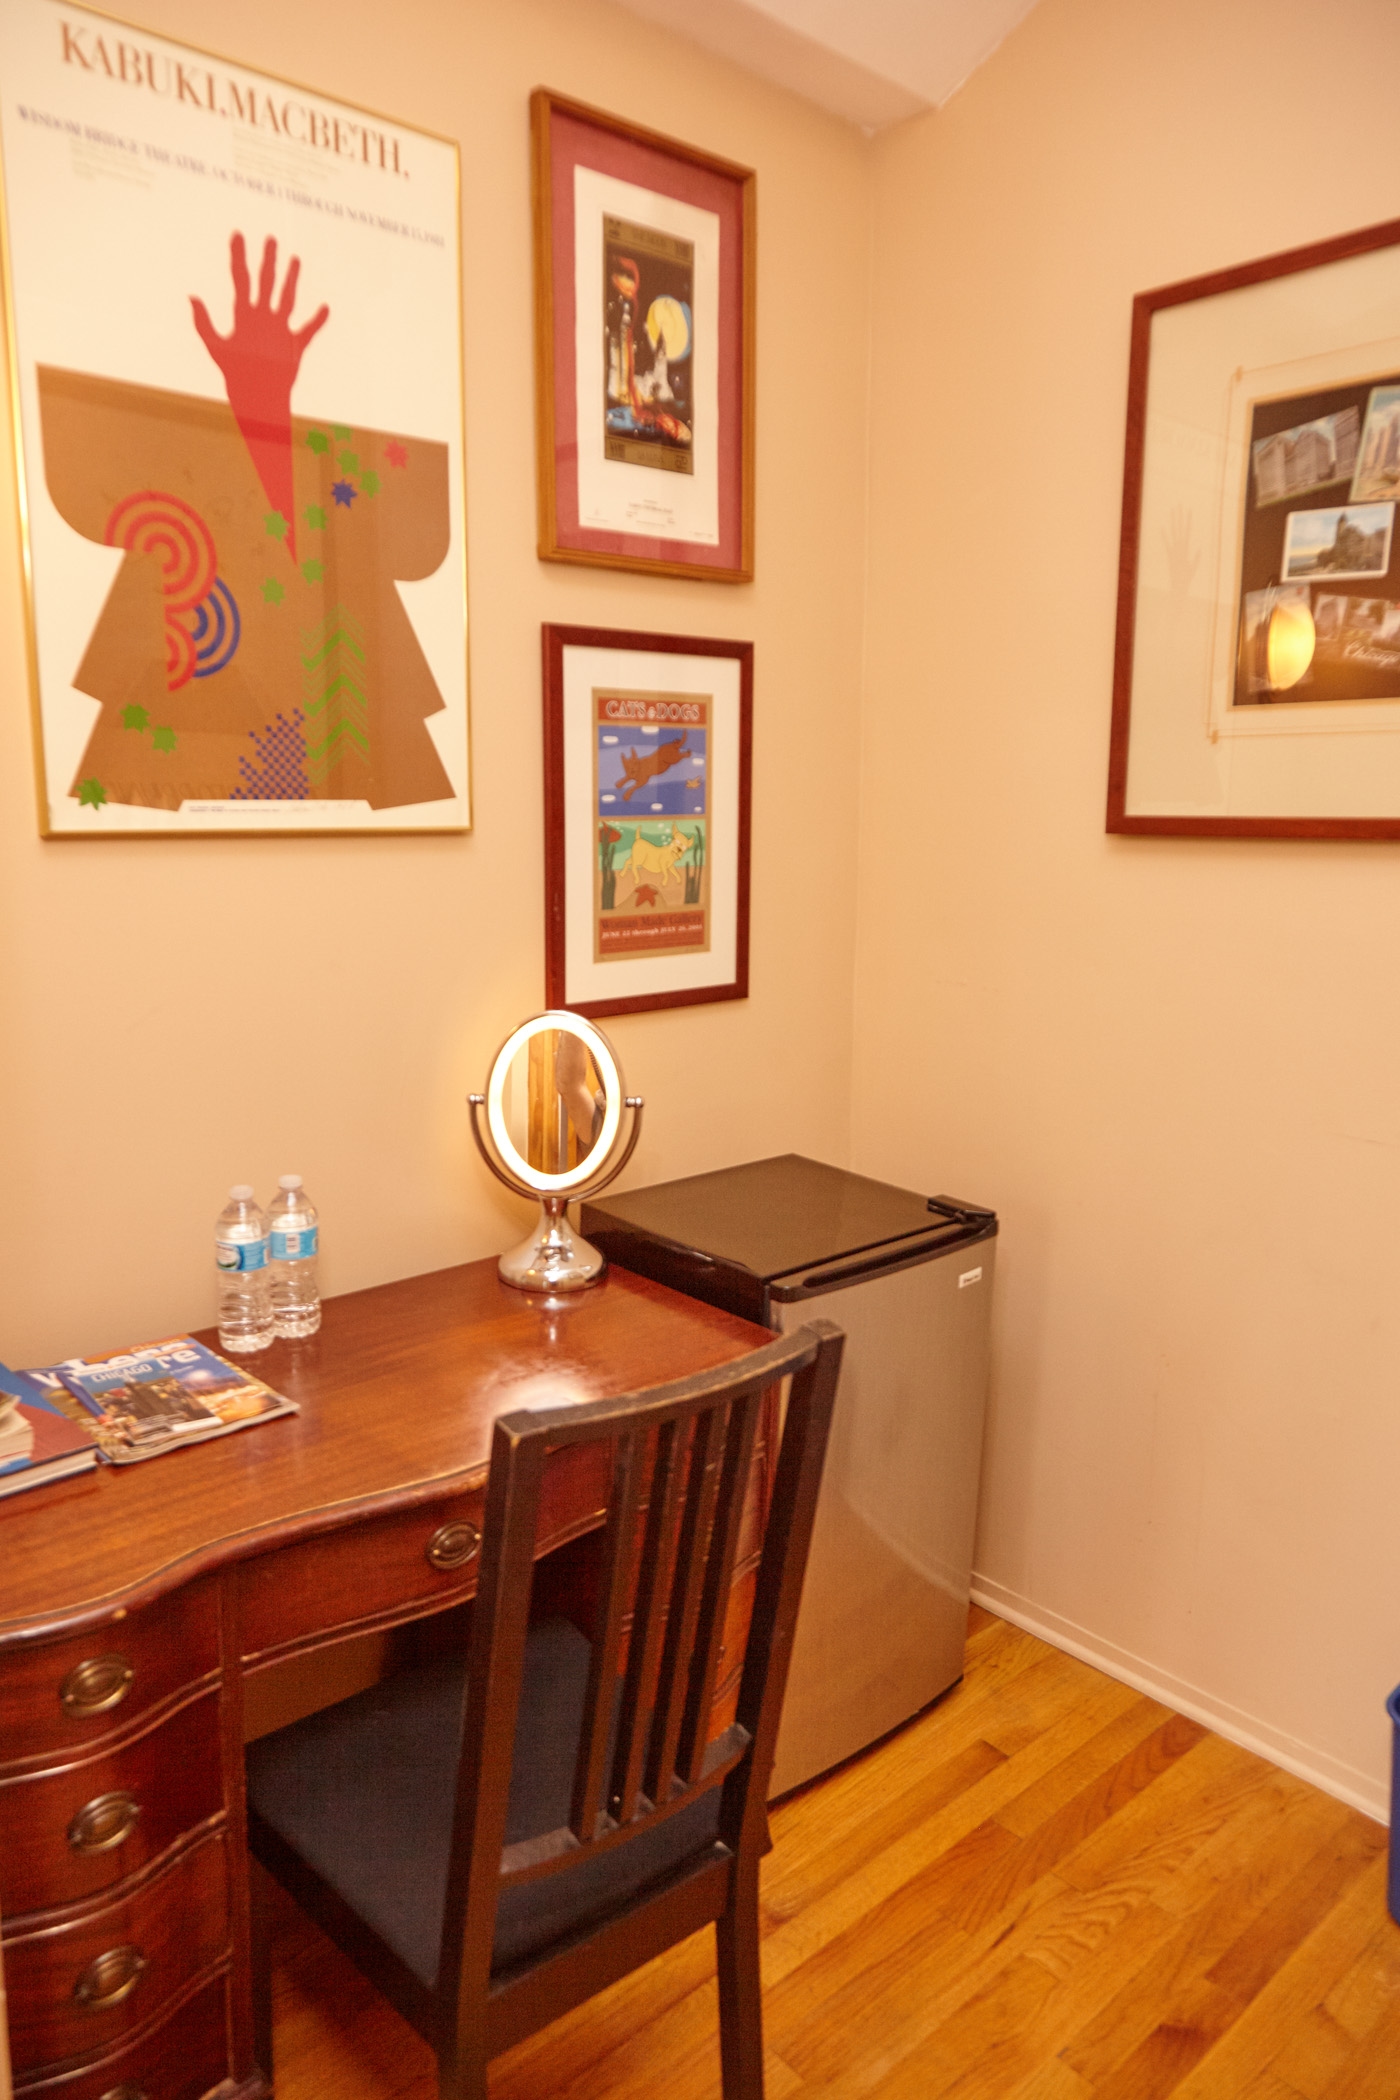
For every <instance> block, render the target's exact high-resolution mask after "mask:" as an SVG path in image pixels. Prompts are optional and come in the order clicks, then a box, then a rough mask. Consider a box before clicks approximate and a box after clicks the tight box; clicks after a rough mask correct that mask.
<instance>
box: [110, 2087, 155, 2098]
mask: <svg viewBox="0 0 1400 2100" xmlns="http://www.w3.org/2000/svg"><path fill="white" fill-rule="evenodd" d="M102 2100H146V2094H145V2090H144V2088H143V2087H141V2086H139V2085H113V2086H109V2087H108V2088H107V2091H106V2092H105V2093H104V2094H103V2095H102Z"/></svg>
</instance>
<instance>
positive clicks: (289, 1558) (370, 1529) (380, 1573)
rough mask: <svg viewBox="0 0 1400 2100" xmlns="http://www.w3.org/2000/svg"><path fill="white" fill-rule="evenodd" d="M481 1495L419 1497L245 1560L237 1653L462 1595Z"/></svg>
mask: <svg viewBox="0 0 1400 2100" xmlns="http://www.w3.org/2000/svg"><path fill="white" fill-rule="evenodd" d="M485 1500H486V1497H485V1492H484V1490H481V1489H478V1490H476V1492H474V1493H472V1494H468V1495H453V1496H451V1497H444V1499H443V1500H442V1501H440V1502H424V1503H420V1504H419V1506H418V1507H417V1508H416V1509H406V1510H401V1511H399V1513H398V1514H397V1515H395V1516H392V1517H375V1518H372V1519H370V1521H369V1522H368V1523H364V1524H351V1525H347V1526H346V1527H345V1528H344V1529H343V1530H340V1531H330V1532H326V1533H324V1534H323V1535H322V1536H321V1537H320V1538H315V1539H307V1540H305V1541H304V1542H303V1543H302V1544H301V1545H297V1546H283V1547H280V1548H279V1549H278V1550H277V1551H276V1552H273V1553H264V1554H260V1555H259V1556H258V1558H257V1559H256V1560H250V1561H246V1562H245V1563H244V1565H243V1566H242V1568H241V1569H240V1570H239V1580H238V1592H239V1628H240V1632H239V1651H240V1653H241V1655H242V1657H243V1659H244V1661H245V1662H257V1661H259V1660H268V1661H270V1660H271V1659H272V1658H273V1657H274V1656H277V1655H280V1654H285V1653H287V1652H289V1651H290V1650H292V1649H294V1648H297V1647H299V1646H302V1645H312V1644H313V1643H315V1642H316V1641H317V1640H324V1639H327V1638H331V1637H334V1636H337V1635H339V1634H343V1633H346V1632H349V1631H350V1630H352V1629H354V1628H359V1627H363V1628H366V1629H368V1628H371V1627H374V1626H388V1625H392V1624H393V1623H394V1621H395V1620H397V1619H408V1618H414V1617H417V1616H419V1615H420V1614H421V1613H422V1612H423V1611H425V1610H429V1611H430V1610H431V1609H432V1608H433V1606H434V1604H436V1603H437V1602H438V1601H439V1600H440V1601H441V1602H442V1603H443V1604H450V1603H452V1602H453V1601H455V1600H456V1599H457V1598H460V1597H462V1596H464V1595H465V1594H466V1593H467V1591H468V1590H469V1589H470V1588H471V1587H472V1586H474V1584H475V1581H476V1566H477V1561H478V1559H479V1558H480V1552H479V1548H480V1541H481V1517H482V1509H483V1506H484V1504H485Z"/></svg>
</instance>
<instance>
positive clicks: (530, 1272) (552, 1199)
mask: <svg viewBox="0 0 1400 2100" xmlns="http://www.w3.org/2000/svg"><path fill="white" fill-rule="evenodd" d="M607 1266H608V1264H607V1261H606V1259H605V1257H604V1256H603V1255H601V1254H600V1253H599V1252H598V1249H597V1248H596V1247H594V1246H590V1244H589V1242H588V1241H587V1240H585V1239H580V1237H579V1235H578V1234H577V1233H576V1232H575V1231H574V1229H573V1227H572V1225H570V1223H569V1220H568V1217H567V1216H566V1214H565V1210H564V1199H563V1197H562V1196H542V1197H541V1198H540V1216H539V1221H538V1223H537V1224H536V1225H535V1228H534V1230H533V1231H532V1232H528V1233H526V1235H525V1237H524V1239H523V1240H522V1241H521V1242H520V1244H519V1246H518V1247H511V1248H510V1249H509V1250H508V1251H507V1252H506V1253H505V1254H503V1255H502V1256H501V1259H500V1262H499V1264H498V1267H499V1270H500V1277H501V1281H502V1283H508V1284H509V1285H510V1286H511V1288H512V1289H513V1290H517V1291H541V1292H545V1293H547V1294H548V1295H550V1296H551V1297H552V1296H554V1295H555V1294H557V1293H562V1292H564V1291H586V1290H587V1289H588V1287H589V1285H590V1284H592V1283H600V1282H601V1281H602V1278H603V1274H604V1271H605V1270H606V1268H607Z"/></svg>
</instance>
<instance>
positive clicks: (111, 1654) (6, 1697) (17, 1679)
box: [0, 1582, 219, 1771]
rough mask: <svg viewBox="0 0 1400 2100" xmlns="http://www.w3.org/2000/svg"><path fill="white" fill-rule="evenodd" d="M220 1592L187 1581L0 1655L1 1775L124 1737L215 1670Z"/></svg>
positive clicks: (207, 1585)
mask: <svg viewBox="0 0 1400 2100" xmlns="http://www.w3.org/2000/svg"><path fill="white" fill-rule="evenodd" d="M218 1603H219V1600H218V1591H217V1589H216V1587H215V1585H214V1584H213V1583H211V1582H196V1583H192V1584H191V1585H190V1586H189V1588H187V1589H182V1590H176V1591H175V1593H174V1594H173V1595H172V1596H170V1597H163V1598H162V1599H161V1601H160V1602H159V1603H158V1604H150V1605H147V1606H146V1608H145V1609H144V1610H143V1611H135V1612H131V1613H129V1614H127V1615H126V1616H125V1617H123V1618H119V1619H112V1620H110V1621H109V1622H108V1624H107V1625H105V1626H99V1627H98V1628H97V1629H96V1630H95V1631H94V1632H91V1633H80V1634H74V1635H71V1636H70V1637H69V1638H68V1639H67V1640H61V1641H48V1642H45V1643H43V1644H42V1645H41V1646H38V1647H35V1648H27V1649H23V1650H18V1651H16V1650H13V1649H12V1650H10V1651H8V1652H7V1653H6V1654H4V1655H3V1656H0V1746H3V1754H0V1771H5V1770H9V1769H13V1768H14V1767H15V1766H17V1765H25V1764H32V1763H33V1762H35V1761H36V1760H37V1759H39V1758H44V1757H51V1756H52V1754H53V1752H55V1751H57V1752H58V1753H59V1754H60V1755H63V1754H64V1753H66V1752H71V1751H74V1750H80V1749H83V1748H84V1747H86V1746H87V1745H88V1744H91V1743H95V1742H99V1741H101V1739H102V1738H103V1737H104V1736H109V1735H117V1734H124V1733H126V1732H127V1731H128V1730H129V1728H130V1726H131V1723H132V1722H133V1721H134V1720H135V1719H136V1718H137V1716H138V1715H139V1714H141V1713H143V1712H144V1711H145V1709H146V1708H147V1707H151V1706H154V1705H156V1703H157V1702H158V1701H159V1700H162V1699H165V1698H167V1697H168V1696H169V1694H170V1693H172V1692H177V1691H179V1690H181V1688H182V1687H183V1686H185V1685H187V1684H195V1683H197V1682H198V1680H199V1679H200V1678H201V1677H207V1676H208V1675H209V1673H210V1672H211V1671H212V1670H216V1669H217V1668H218V1666H219V1611H218Z"/></svg>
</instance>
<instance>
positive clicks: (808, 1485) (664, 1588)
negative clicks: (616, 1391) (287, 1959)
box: [438, 1321, 844, 2017]
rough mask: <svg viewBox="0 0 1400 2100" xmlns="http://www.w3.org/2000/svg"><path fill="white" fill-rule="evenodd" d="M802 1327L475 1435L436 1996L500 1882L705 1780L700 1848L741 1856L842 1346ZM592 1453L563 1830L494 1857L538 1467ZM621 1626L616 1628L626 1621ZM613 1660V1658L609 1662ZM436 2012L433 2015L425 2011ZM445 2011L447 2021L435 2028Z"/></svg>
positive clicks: (570, 1853) (594, 1840) (461, 1995)
mask: <svg viewBox="0 0 1400 2100" xmlns="http://www.w3.org/2000/svg"><path fill="white" fill-rule="evenodd" d="M843 1339H844V1338H843V1336H842V1333H841V1330H840V1329H839V1328H838V1327H835V1326H833V1325H832V1324H831V1323H830V1322H829V1321H815V1322H813V1323H812V1324H811V1325H810V1326H808V1327H804V1328H802V1329H800V1330H799V1331H798V1332H797V1333H795V1334H792V1335H790V1336H785V1337H783V1338H782V1339H779V1340H775V1341H774V1342H772V1343H771V1344H769V1345H768V1346H767V1347H765V1348H761V1349H758V1350H756V1351H754V1352H753V1354H752V1355H750V1356H746V1357H743V1358H740V1359H739V1360H737V1361H736V1362H731V1363H729V1364H725V1365H721V1366H719V1367H718V1368H717V1369H715V1370H713V1371H707V1372H702V1373H701V1374H699V1375H698V1376H696V1377H692V1378H687V1379H683V1380H680V1381H678V1382H677V1383H675V1384H672V1385H665V1386H656V1387H653V1388H652V1389H650V1390H649V1391H644V1392H640V1393H633V1394H629V1395H626V1396H624V1397H623V1398H621V1399H618V1400H607V1401H599V1402H595V1403H592V1404H589V1405H584V1406H567V1405H566V1406H560V1407H550V1408H543V1409H537V1410H530V1411H521V1412H518V1413H515V1414H510V1415H504V1416H502V1417H500V1418H499V1419H498V1421H497V1422H496V1425H495V1434H494V1439H493V1443H492V1449H491V1472H490V1480H489V1484H488V1487H487V1497H486V1514H485V1519H484V1523H483V1529H482V1557H481V1565H480V1570H479V1576H478V1585H477V1594H476V1602H475V1606H474V1609H473V1621H472V1632H471V1641H470V1648H469V1653H468V1665H467V1689H466V1706H465V1723H464V1729H463V1739H462V1756H461V1767H460V1772H459V1780H458V1797H457V1813H456V1828H455V1833H454V1838H453V1858H452V1865H451V1871H450V1876H449V1882H448V1892H447V1906H446V1916H445V1920H444V1929H443V1946H442V1959H441V1962H440V1965H439V1972H438V1974H439V1984H438V1990H439V1998H440V2000H455V2001H456V2002H458V2003H464V2002H465V2001H466V2000H467V1999H470V1998H471V1997H472V1996H473V1994H474V1993H479V1991H480V1990H481V1989H482V1988H483V1987H484V1983H485V1979H486V1976H487V1974H488V1972H489V1967H490V1961H491V1948H492V1937H493V1931H494V1926H495V1917H496V1903H497V1897H498V1894H499V1892H500V1890H501V1889H502V1888H503V1887H505V1886H507V1885H509V1884H510V1883H511V1882H512V1881H514V1880H518V1879H520V1878H522V1877H525V1878H530V1879H536V1878H539V1877H541V1876H542V1875H545V1874H550V1873H554V1872H568V1871H569V1869H570V1868H571V1867H576V1866H578V1865H579V1864H580V1862H581V1861H583V1860H584V1859H587V1858H589V1857H590V1856H595V1857H596V1856H597V1854H598V1853H599V1852H600V1851H601V1850H603V1849H604V1848H613V1847H617V1846H620V1845H626V1844H627V1842H628V1840H629V1838H631V1837H634V1836H636V1835H638V1834H640V1833H641V1832H642V1831H643V1830H647V1831H650V1830H655V1829H656V1828H658V1826H659V1823H660V1821H661V1820H662V1819H663V1818H667V1817H669V1816H671V1815H673V1814H677V1813H679V1812H680V1811H681V1810H683V1809H684V1808H685V1807H686V1806H687V1805H688V1804H689V1803H691V1802H692V1801H694V1800H695V1799H696V1797H697V1796H698V1795H699V1794H700V1793H701V1792H703V1791H705V1790H706V1789H709V1788H712V1787H715V1786H719V1785H723V1787H724V1793H723V1797H722V1800H721V1804H720V1810H719V1838H720V1841H721V1843H722V1844H723V1845H725V1846H726V1847H728V1848H729V1849H730V1850H732V1851H733V1852H735V1853H736V1854H737V1853H738V1851H739V1849H740V1847H741V1845H744V1844H751V1845H753V1846H754V1847H755V1857H756V1854H757V1850H759V1849H762V1846H763V1844H764V1842H765V1838H766V1794H767V1786H768V1775H769V1771H770V1769H771V1766H772V1761H773V1749H774V1743H775V1740H776V1735H777V1726H778V1719H779V1713H780V1709H781V1705H782V1696H783V1689H784V1685H785V1683H786V1677H787V1664H788V1656H789V1652H790V1649H791V1644H792V1633H793V1627H794V1624H795V1622H796V1617H797V1607H798V1603H799V1601H800V1596H801V1588H802V1578H803V1574H804V1571H805V1568H806V1561H807V1549H808V1546H809V1544H810V1540H811V1532H812V1521H813V1517H814V1515H815V1511H816V1501H817V1491H818V1488H819V1486H820V1482H821V1470H822V1462H823V1459H824V1457H825V1452H826V1443H827V1435H828V1431H829V1429H830V1424H831V1410H832V1405H833V1402H834V1399H835V1393H836V1380H837V1374H838V1371H839V1368H840V1358H841V1348H842V1342H843ZM784 1378H790V1379H791V1386H790V1388H789V1391H788V1396H787V1404H786V1409H785V1416H784V1423H783V1433H782V1441H781V1446H780V1450H779V1454H778V1464H777V1470H776V1478H775V1481H774V1486H773V1495H772V1502H771V1507H770V1511H769V1516H768V1522H767V1526H766V1530H765V1533H764V1540H763V1548H762V1553H761V1557H760V1560H759V1567H758V1575H757V1584H756V1590H755V1595H754V1603H753V1610H752V1615H751V1618H750V1624H749V1637H748V1644H747V1648H746V1652H745V1661H744V1670H743V1675H742V1678H741V1680H740V1689H739V1702H738V1709H737V1717H736V1719H735V1721H734V1722H733V1724H732V1725H731V1726H730V1727H729V1728H727V1729H726V1730H724V1731H723V1733H722V1734H720V1735H719V1736H718V1737H717V1738H716V1739H715V1740H714V1741H712V1742H709V1741H707V1736H708V1730H709V1721H710V1713H711V1708H712V1705H713V1701H714V1693H715V1683H716V1675H717V1671H718V1668H719V1659H720V1651H721V1645H722V1641H723V1636H724V1628H725V1613H726V1608H727V1606H728V1603H729V1595H730V1586H731V1582H732V1579H733V1571H734V1564H735V1553H736V1548H737V1545H738V1541H739V1535H740V1529H741V1522H742V1517H743V1510H744V1499H745V1491H746V1488H747V1486H748V1482H749V1474H750V1469H751V1465H752V1461H753V1455H754V1446H755V1437H756V1432H757V1428H758V1422H759V1415H760V1410H761V1408H762V1404H763V1398H764V1394H765V1392H766V1391H768V1390H769V1389H770V1388H772V1387H773V1386H774V1385H775V1383H776V1382H777V1381H779V1380H782V1379H784ZM595 1441H601V1442H606V1443H608V1444H610V1445H611V1447H612V1450H611V1481H610V1487H609V1492H608V1499H607V1506H606V1515H605V1518H604V1525H603V1532H602V1547H601V1576H600V1583H599V1595H598V1600H597V1608H596V1615H595V1623H594V1630H593V1636H592V1657H591V1663H590V1668H589V1676H588V1686H587V1693H586V1696H585V1700H584V1712H583V1723H582V1728H581V1730H580V1736H579V1744H578V1752H577V1758H576V1762H575V1768H574V1779H573V1790H572V1804H571V1808H570V1812H569V1816H568V1821H567V1823H565V1824H563V1825H561V1826H560V1828H559V1829H557V1830H554V1831H551V1832H548V1833H545V1834H543V1835H541V1836H539V1837H536V1838H533V1839H531V1840H529V1841H528V1842H526V1843H523V1844H513V1845H510V1846H507V1845H506V1844H505V1834H506V1816H507V1805H508V1797H509V1791H510V1780H511V1765H512V1756H513V1750H514V1738H515V1727H516V1716H517V1708H518V1705H519V1700H520V1691H521V1682H522V1675H523V1669H524V1656H525V1642H526V1636H527V1633H528V1629H529V1612H530V1593H531V1577H532V1570H533V1562H534V1555H535V1545H536V1536H537V1527H538V1521H539V1511H540V1502H541V1494H542V1490H543V1487H544V1479H545V1467H546V1462H547V1459H548V1457H549V1455H550V1454H551V1453H553V1452H556V1451H559V1450H561V1449H562V1448H564V1447H567V1446H573V1445H578V1444H582V1443H585V1442H595ZM629 1621H630V1624H629ZM624 1650H625V1664H624V1660H623V1657H624ZM443 2009H444V2012H445V2013H447V2012H448V2006H447V2004H446V2003H444V2006H443ZM449 2017H450V2014H449Z"/></svg>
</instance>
